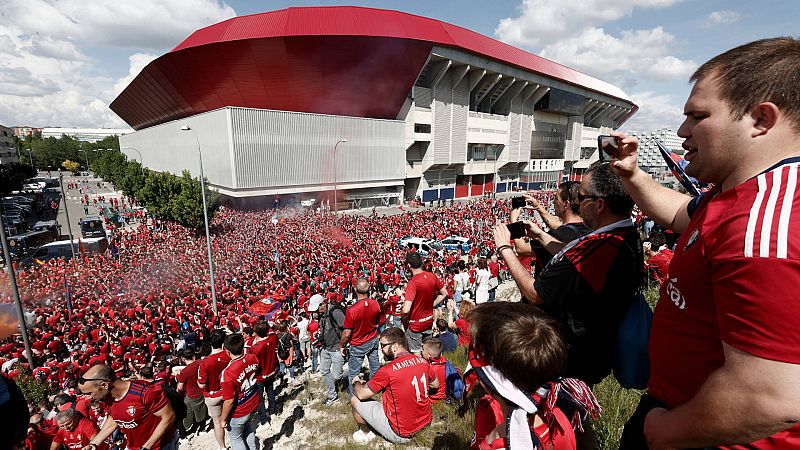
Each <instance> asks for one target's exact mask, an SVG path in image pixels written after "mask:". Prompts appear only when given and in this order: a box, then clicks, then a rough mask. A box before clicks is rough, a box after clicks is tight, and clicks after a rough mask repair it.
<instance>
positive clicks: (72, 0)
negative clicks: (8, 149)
mask: <svg viewBox="0 0 800 450" xmlns="http://www.w3.org/2000/svg"><path fill="white" fill-rule="evenodd" d="M3 13H4V19H5V22H3V24H1V25H0V61H2V63H0V123H2V124H5V125H19V124H29V125H33V126H105V127H119V126H124V125H125V124H124V122H123V121H122V120H121V119H120V118H119V117H117V116H116V114H114V113H113V112H112V111H111V110H110V109H109V107H108V105H109V104H110V103H111V101H112V100H113V99H114V98H115V97H116V95H117V94H118V93H119V92H121V91H122V89H124V87H125V86H127V84H128V83H129V82H130V81H131V80H133V78H135V77H136V75H138V74H139V72H140V71H141V70H142V68H144V67H145V66H146V65H147V64H148V63H149V62H150V61H152V60H153V59H155V58H156V57H157V55H159V54H162V53H163V52H165V51H166V50H168V49H170V48H172V47H174V46H175V45H177V44H178V43H179V42H180V41H181V40H183V39H185V38H186V37H188V35H189V34H190V33H192V32H193V31H194V30H196V29H199V28H202V27H204V26H208V25H210V24H213V23H216V22H219V21H222V20H225V19H227V18H230V17H233V16H235V12H234V10H233V9H232V8H231V7H230V6H227V5H226V4H225V3H223V2H221V1H218V0H170V1H168V2H163V1H160V0H137V1H132V0H130V1H121V0H93V1H92V2H85V1H82V0H59V1H55V0H7V1H6V4H4V11H3ZM109 48H110V49H112V51H114V52H126V51H129V52H130V53H131V55H130V56H129V58H128V59H129V71H128V74H127V75H125V76H123V77H121V78H120V79H114V78H113V77H112V76H109V75H107V73H108V67H106V66H105V65H104V64H105V63H104V62H103V61H98V60H96V59H94V58H91V57H90V56H88V55H89V54H90V53H92V52H93V51H96V50H98V49H109ZM125 49H131V50H125ZM137 49H139V50H141V49H145V50H152V52H149V51H148V52H141V51H138V52H136V50H137ZM123 54H127V53H123Z"/></svg>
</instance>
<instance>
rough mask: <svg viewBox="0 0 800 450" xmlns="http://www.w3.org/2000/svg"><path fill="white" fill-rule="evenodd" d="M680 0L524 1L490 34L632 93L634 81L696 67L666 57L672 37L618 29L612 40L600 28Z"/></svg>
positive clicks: (668, 77)
mask: <svg viewBox="0 0 800 450" xmlns="http://www.w3.org/2000/svg"><path fill="white" fill-rule="evenodd" d="M678 1H679V0H621V1H615V2H606V1H602V0H584V1H572V2H551V1H546V0H523V3H522V5H521V6H520V15H519V16H518V17H516V18H506V19H503V20H501V21H500V24H499V25H498V26H497V29H496V30H495V33H496V34H497V36H498V37H499V38H500V39H501V40H503V41H505V42H507V43H509V44H512V45H519V46H523V47H527V48H528V49H530V50H532V51H535V52H537V53H538V54H539V55H540V56H542V57H544V58H547V59H550V60H553V61H556V62H558V63H561V64H564V65H565V66H568V67H571V68H574V69H577V70H580V71H582V72H584V73H587V74H589V75H592V76H595V77H598V78H601V79H603V80H606V81H609V82H611V83H613V84H616V85H618V86H621V87H623V88H631V87H633V86H635V85H636V84H638V80H639V79H642V78H646V79H648V80H652V81H665V80H673V79H679V78H686V77H687V76H688V75H689V74H691V73H692V71H693V70H694V68H695V67H696V66H697V64H696V63H695V62H694V61H691V60H683V59H680V58H678V57H677V56H675V55H673V54H671V52H672V50H673V49H674V47H675V44H676V40H675V36H673V35H672V34H671V33H669V32H667V31H665V30H664V29H663V28H662V27H656V28H652V29H642V30H623V31H620V32H619V33H616V34H615V35H612V34H611V33H609V32H608V31H606V29H605V28H604V27H603V25H605V24H607V23H609V22H613V21H615V20H619V19H621V18H624V17H626V16H630V15H631V14H633V12H634V10H635V9H636V8H648V9H658V8H666V7H669V6H672V5H673V4H675V3H677V2H678Z"/></svg>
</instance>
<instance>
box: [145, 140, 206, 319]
mask: <svg viewBox="0 0 800 450" xmlns="http://www.w3.org/2000/svg"><path fill="white" fill-rule="evenodd" d="M181 131H191V132H192V134H194V140H195V141H196V142H197V156H198V159H199V160H200V196H201V197H202V198H203V221H204V222H205V225H206V246H207V247H208V272H209V275H210V276H211V309H212V310H213V311H214V315H215V316H216V315H217V289H216V288H215V287H214V260H213V258H212V256H211V233H209V231H208V207H207V206H206V182H205V180H204V178H205V177H204V175H203V152H202V151H201V150H200V139H198V138H197V132H196V131H194V130H193V129H191V128H190V127H189V126H187V125H184V126H182V127H181ZM137 151H138V150H137ZM139 157H141V154H139Z"/></svg>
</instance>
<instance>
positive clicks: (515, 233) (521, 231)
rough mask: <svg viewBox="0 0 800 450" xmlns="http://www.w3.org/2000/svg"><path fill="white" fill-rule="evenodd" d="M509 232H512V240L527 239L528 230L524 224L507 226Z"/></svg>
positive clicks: (515, 223)
mask: <svg viewBox="0 0 800 450" xmlns="http://www.w3.org/2000/svg"><path fill="white" fill-rule="evenodd" d="M507 226H508V231H510V232H511V239H519V238H522V237H525V235H526V234H527V230H526V229H525V223H524V222H514V223H510V224H508V225H507Z"/></svg>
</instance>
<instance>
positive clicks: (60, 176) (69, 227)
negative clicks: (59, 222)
mask: <svg viewBox="0 0 800 450" xmlns="http://www.w3.org/2000/svg"><path fill="white" fill-rule="evenodd" d="M58 185H59V186H60V187H61V200H62V201H63V203H62V206H63V207H64V214H66V216H67V231H69V249H70V251H72V264H73V265H75V264H76V263H77V262H78V260H77V259H76V258H75V245H74V244H73V242H72V241H73V239H75V238H74V237H73V236H72V223H71V222H70V220H69V207H68V206H67V194H65V193H64V175H63V174H61V173H59V174H58Z"/></svg>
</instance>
